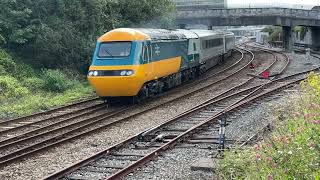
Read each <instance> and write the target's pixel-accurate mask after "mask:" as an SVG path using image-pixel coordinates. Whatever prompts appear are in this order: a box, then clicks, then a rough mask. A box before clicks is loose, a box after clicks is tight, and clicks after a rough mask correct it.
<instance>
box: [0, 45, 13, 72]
mask: <svg viewBox="0 0 320 180" xmlns="http://www.w3.org/2000/svg"><path fill="white" fill-rule="evenodd" d="M16 66H17V65H16V63H15V62H14V61H13V59H12V57H11V56H10V55H9V54H7V53H6V52H5V51H3V50H1V49H0V76H1V75H3V76H5V75H9V74H11V75H14V74H15V73H16Z"/></svg>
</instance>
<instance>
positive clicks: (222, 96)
mask: <svg viewBox="0 0 320 180" xmlns="http://www.w3.org/2000/svg"><path fill="white" fill-rule="evenodd" d="M253 57H254V56H253ZM277 61H278V59H277V58H276V56H275V61H273V63H272V64H271V65H270V66H269V67H268V68H267V69H270V68H272V67H273V66H274V64H275V62H277ZM288 63H289V59H288ZM288 63H286V66H287V65H288ZM282 69H283V70H284V69H285V68H282ZM252 79H254V78H253V77H252V78H250V79H249V80H247V81H246V82H244V83H242V84H240V85H238V86H236V87H234V88H231V89H229V90H227V91H225V92H224V93H221V94H220V95H218V96H217V97H219V98H217V97H214V98H211V99H210V100H208V101H206V102H204V103H202V105H200V106H198V107H197V108H200V109H201V108H207V106H209V105H211V106H213V104H215V105H216V104H219V103H221V101H223V100H226V99H228V100H229V105H226V104H224V105H222V108H223V107H225V106H227V107H232V106H233V105H235V104H237V103H239V102H240V101H242V100H243V99H245V98H247V97H248V96H250V95H252V94H254V93H255V92H256V91H257V90H258V89H260V88H262V87H263V85H261V84H260V85H256V86H253V87H249V88H246V89H241V88H243V86H244V85H245V84H247V83H248V82H250V81H251V80H252ZM255 88H258V89H256V90H255ZM236 89H241V90H240V91H239V92H234V93H232V92H233V91H235V90H236ZM227 93H229V95H227ZM230 93H231V94H230ZM243 93H244V94H243ZM245 93H247V94H245ZM235 96H238V97H237V98H235ZM231 97H233V99H231V101H230V98H231ZM234 101H235V102H234ZM230 103H231V105H230ZM227 104H228V103H227ZM220 106H221V105H220ZM197 108H196V109H197ZM213 111H218V112H215V113H219V111H222V110H221V107H220V109H219V106H213V107H211V108H210V110H209V111H208V110H207V111H203V112H202V113H203V114H202V116H201V114H200V116H199V117H198V122H199V121H201V120H199V118H200V119H201V117H204V118H207V116H205V115H206V114H208V113H209V114H211V113H214V112H213ZM190 113H193V111H191V110H189V111H187V112H186V113H184V114H182V117H183V118H184V117H185V116H186V115H189V114H190ZM176 118H178V117H176ZM180 118H181V117H180ZM178 119H179V118H178ZM196 119H197V117H196ZM171 121H173V120H170V121H169V122H171ZM181 122H182V124H184V125H187V126H192V125H195V124H192V123H191V122H187V121H181ZM198 122H196V123H198ZM165 124H166V123H165ZM157 128H159V127H157ZM150 131H153V130H150ZM150 131H148V132H144V133H143V134H145V133H149V132H150ZM174 131H175V129H169V130H168V131H167V132H171V133H172V132H174ZM181 131H183V129H182V130H181V129H180V130H178V132H181ZM178 132H175V133H178ZM139 136H140V135H139ZM171 136H172V134H171ZM140 137H141V136H140ZM161 137H163V134H161ZM153 138H155V139H157V138H159V135H158V136H155V135H154V136H153ZM147 139H150V137H149V138H147ZM131 140H132V139H131ZM119 145H123V144H119ZM119 145H118V146H119ZM127 155H128V154H125V155H124V156H127ZM116 156H119V154H118V155H116ZM129 156H130V154H129ZM105 168H106V167H105ZM110 168H111V169H112V167H109V168H107V169H109V170H110ZM117 168H118V167H117ZM117 168H116V169H117ZM113 170H114V169H113ZM109 173H110V171H109ZM111 177H112V176H111ZM72 178H75V179H76V178H79V177H71V179H72ZM111 179H112V178H111Z"/></svg>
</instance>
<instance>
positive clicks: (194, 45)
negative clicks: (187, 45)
mask: <svg viewBox="0 0 320 180" xmlns="http://www.w3.org/2000/svg"><path fill="white" fill-rule="evenodd" d="M193 51H197V47H196V43H193Z"/></svg>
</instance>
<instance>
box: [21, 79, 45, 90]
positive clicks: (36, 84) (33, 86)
mask: <svg viewBox="0 0 320 180" xmlns="http://www.w3.org/2000/svg"><path fill="white" fill-rule="evenodd" d="M22 85H23V86H24V87H27V88H28V89H29V90H32V91H40V90H41V89H44V87H45V81H44V80H43V79H40V78H37V77H30V78H26V79H25V80H23V82H22Z"/></svg>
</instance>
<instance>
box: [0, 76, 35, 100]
mask: <svg viewBox="0 0 320 180" xmlns="http://www.w3.org/2000/svg"><path fill="white" fill-rule="evenodd" d="M28 93H29V91H28V89H27V88H25V87H23V86H21V85H20V84H19V81H18V80H17V79H15V78H13V77H10V76H0V95H2V97H4V98H9V97H21V96H23V95H26V94H28Z"/></svg>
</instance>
